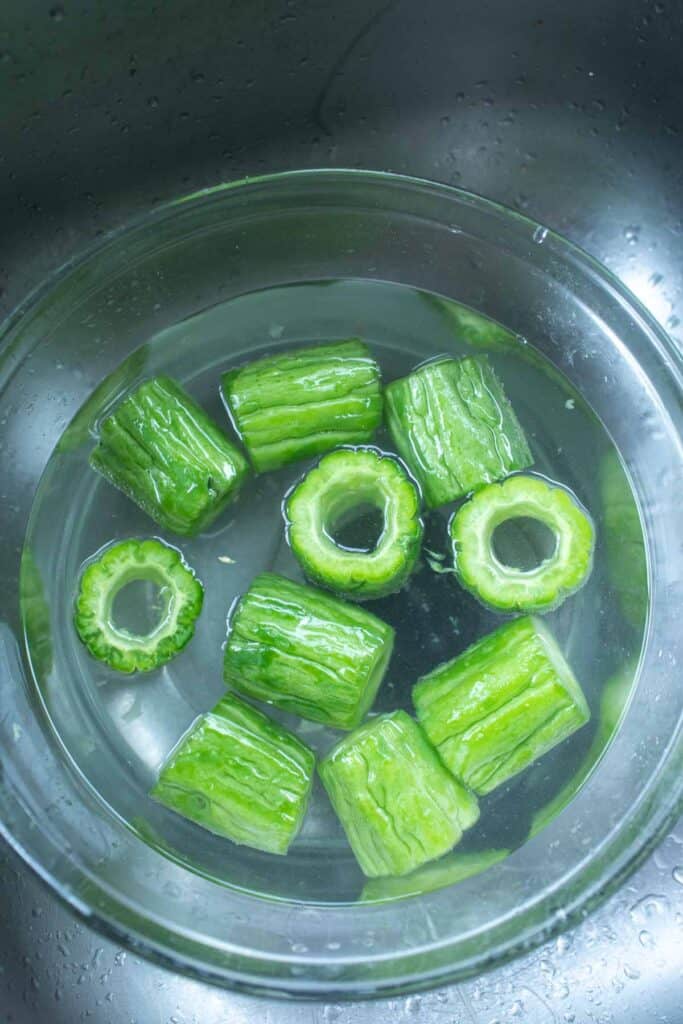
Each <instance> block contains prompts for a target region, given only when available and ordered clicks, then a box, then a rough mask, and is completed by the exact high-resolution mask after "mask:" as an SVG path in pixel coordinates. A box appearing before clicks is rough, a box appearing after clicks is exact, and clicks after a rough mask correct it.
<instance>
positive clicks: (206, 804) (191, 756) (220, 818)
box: [151, 694, 315, 854]
mask: <svg viewBox="0 0 683 1024" xmlns="http://www.w3.org/2000/svg"><path fill="white" fill-rule="evenodd" d="M314 768H315V756H314V754H313V751H312V750H309V748H308V747H307V746H305V745H304V744H303V743H302V742H301V741H300V740H298V739H297V737H296V736H293V735H292V733H290V732H288V731H287V729H285V728H283V727H282V726H281V725H278V723H276V722H273V721H272V720H271V719H269V718H267V717H266V715H264V714H262V713H261V712H260V711H257V710H256V709H255V708H252V707H251V706H250V705H249V704H245V703H244V701H241V700H239V699H238V698H237V697H235V696H233V695H232V694H226V696H225V697H223V699H222V700H221V701H219V703H218V704H217V705H216V707H215V708H214V709H213V711H211V712H209V714H206V715H203V716H202V717H201V718H200V719H199V721H198V722H197V723H196V724H195V725H194V726H193V728H192V730H191V731H190V732H189V733H188V734H187V735H186V736H185V737H184V739H183V740H182V742H181V743H180V745H179V746H178V747H177V748H176V749H175V751H174V752H173V753H172V754H171V756H170V758H169V759H168V760H167V762H166V763H165V765H164V766H163V768H162V769H161V773H160V775H159V781H158V782H157V784H156V786H155V787H154V789H153V790H152V794H151V795H152V796H153V797H154V799H155V800H157V801H159V803H162V804H164V805H165V806H166V807H170V809H171V810H172V811H177V813H178V814H182V815H183V816H184V817H185V818H189V819H190V820H191V821H195V822H197V824H199V825H201V826H202V827H203V828H205V829H208V830H209V832H215V833H216V834H217V835H220V836H225V837H226V838H228V839H232V841H233V842H234V843H242V844H244V845H245V846H251V847H253V848H254V849H255V850H265V851H266V852H267V853H280V854H284V853H287V850H288V849H289V847H290V845H291V843H292V841H293V839H294V838H295V836H296V835H297V833H298V831H299V829H300V827H301V823H302V821H303V819H304V815H305V813H306V807H307V804H308V798H309V795H310V791H311V785H312V782H313V772H314Z"/></svg>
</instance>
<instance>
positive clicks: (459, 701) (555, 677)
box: [413, 616, 590, 794]
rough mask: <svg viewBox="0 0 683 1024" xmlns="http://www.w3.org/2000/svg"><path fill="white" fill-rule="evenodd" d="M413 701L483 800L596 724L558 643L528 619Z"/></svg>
mask: <svg viewBox="0 0 683 1024" xmlns="http://www.w3.org/2000/svg"><path fill="white" fill-rule="evenodd" d="M413 701H414V704H415V709H416V711H417V717H418V720H419V722H420V724H421V725H422V727H423V729H424V730H425V732H426V734H427V736H428V737H429V740H430V741H431V742H432V743H433V745H434V746H435V747H436V749H437V751H438V753H439V756H440V757H441V759H442V760H443V762H444V764H445V765H446V766H447V767H448V768H449V769H450V770H451V771H452V772H453V774H454V775H455V777H456V778H458V779H461V780H462V781H463V782H464V783H465V784H466V785H467V786H469V787H470V788H471V789H473V790H474V791H475V793H479V794H484V793H489V792H490V791H491V790H492V789H495V788H496V786H500V784H501V783H503V782H506V781H507V780H508V779H510V778H511V777H512V776H513V775H516V774H517V773H518V772H521V771H522V769H523V768H526V766H527V765H529V764H531V762H532V761H535V760H536V759H537V758H539V757H540V756H541V755H542V754H545V753H546V752H547V751H548V750H550V749H551V748H552V747H554V746H556V745H557V744H558V743H560V742H561V741H562V740H564V739H566V738H567V737H568V736H571V734H572V733H573V732H575V731H576V730H577V729H579V728H580V727H581V726H582V725H585V723H586V722H587V721H588V720H589V718H590V712H589V710H588V705H587V703H586V699H585V697H584V695H583V692H582V690H581V687H580V686H579V684H578V682H577V680H576V679H575V677H574V674H573V672H572V670H571V668H570V667H569V665H568V664H567V662H566V660H565V658H564V656H563V654H562V652H561V651H560V649H559V647H558V646H557V643H556V642H555V640H554V639H553V637H552V636H551V634H550V633H549V632H548V630H547V629H546V628H545V626H543V624H542V623H541V622H540V621H539V620H538V619H534V618H532V617H529V616H527V617H525V618H522V619H516V620H515V621H513V622H508V623H506V624H505V625H504V626H501V627H500V628H499V629H497V630H495V632H493V633H490V634H489V635H488V636H485V637H484V638H483V639H481V640H478V641H477V642H476V643H474V644H473V645H472V646H471V647H469V648H468V649H467V650H466V651H464V652H463V653H462V654H460V655H459V656H458V657H457V658H454V659H453V660H452V661H449V662H446V664H444V665H440V666H439V667H438V668H436V669H434V671H433V672H430V673H429V674H428V675H426V676H423V678H422V679H421V680H419V681H418V683H417V684H416V686H415V688H414V690H413Z"/></svg>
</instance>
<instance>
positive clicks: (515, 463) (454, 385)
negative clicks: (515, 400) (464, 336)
mask: <svg viewBox="0 0 683 1024" xmlns="http://www.w3.org/2000/svg"><path fill="white" fill-rule="evenodd" d="M385 410H386V419H387V426H388V427H389V431H390V433H391V436H392V438H393V440H394V444H395V445H396V448H397V450H398V452H399V454H400V455H401V457H402V458H403V460H404V462H405V463H406V465H407V466H408V469H409V470H410V471H411V473H412V474H413V476H414V477H415V479H416V480H417V481H418V483H419V484H420V486H421V487H422V493H423V495H424V498H425V501H426V502H427V504H428V505H429V506H430V507H431V508H436V507H437V506H439V505H445V504H446V503H447V502H449V501H455V500H456V499H457V498H461V497H462V496H463V495H464V494H469V492H470V491H476V490H477V489H478V488H480V487H482V486H483V485H484V484H487V483H491V482H493V481H494V480H501V479H502V478H503V477H506V476H507V475H508V474H509V473H512V472H513V470H518V469H525V468H526V467H528V466H530V465H531V464H532V462H533V459H532V456H531V452H530V451H529V446H528V444H527V441H526V438H525V436H524V431H523V430H522V428H521V426H520V425H519V422H518V420H517V417H516V416H515V413H514V411H513V409H512V406H511V405H510V403H509V401H508V399H507V398H506V396H505V392H504V391H503V386H502V384H501V383H500V381H499V380H498V377H497V376H496V374H495V373H494V372H493V370H492V369H491V367H490V365H489V363H488V360H487V359H486V356H477V357H476V358H474V357H471V356H468V357H467V358H466V359H460V360H455V359H440V360H438V361H437V362H434V363H427V364H426V365H425V366H421V367H420V368H419V369H417V370H414V371H413V373H411V374H409V375H408V376H407V377H403V378H402V379H401V380H396V381H394V382H393V383H392V384H389V386H388V387H387V389H386V391H385Z"/></svg>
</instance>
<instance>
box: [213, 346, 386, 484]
mask: <svg viewBox="0 0 683 1024" xmlns="http://www.w3.org/2000/svg"><path fill="white" fill-rule="evenodd" d="M222 392H223V398H224V401H225V404H226V406H227V408H228V411H229V413H230V415H231V417H232V420H233V422H234V424H235V427H236V429H237V430H238V432H239V434H240V437H241V439H242V441H243V443H244V446H245V448H246V449H247V451H248V453H249V458H250V459H251V462H252V465H253V467H254V469H255V470H256V471H257V472H258V473H264V472H266V471H267V470H272V469H278V468H279V467H280V466H286V465H288V464H289V463H290V462H296V461H298V460H299V459H306V458H310V457H311V456H313V455H320V454H321V453H322V452H327V451H330V449H332V448H336V447H337V446H338V445H342V444H363V443H364V442H366V441H370V440H371V439H372V435H373V434H374V432H375V430H376V429H377V427H378V426H379V424H380V422H381V420H382V392H381V378H380V371H379V367H378V365H377V363H376V362H375V360H374V359H373V358H372V356H371V355H370V352H369V351H368V348H367V346H366V345H364V344H363V342H362V341H359V340H358V339H357V338H351V339H350V340H348V341H339V342H335V343H334V344H330V345H316V346H313V347H311V348H302V349H298V350H297V351H294V352H287V353H285V354H284V355H274V356H267V357H266V358H264V359H259V360H257V361H256V362H253V363H248V364H247V365H246V366H242V367H239V368H238V369H236V370H230V371H229V372H228V373H226V374H224V376H223V382H222Z"/></svg>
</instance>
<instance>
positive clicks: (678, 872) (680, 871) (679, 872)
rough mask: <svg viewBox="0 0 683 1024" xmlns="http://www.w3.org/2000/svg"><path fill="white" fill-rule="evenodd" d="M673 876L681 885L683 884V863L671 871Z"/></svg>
mask: <svg viewBox="0 0 683 1024" xmlns="http://www.w3.org/2000/svg"><path fill="white" fill-rule="evenodd" d="M671 877H672V878H673V880H674V882H678V884H679V885H683V865H681V866H676V867H675V868H674V869H673V871H672V872H671Z"/></svg>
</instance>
